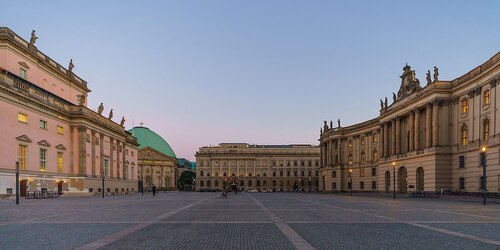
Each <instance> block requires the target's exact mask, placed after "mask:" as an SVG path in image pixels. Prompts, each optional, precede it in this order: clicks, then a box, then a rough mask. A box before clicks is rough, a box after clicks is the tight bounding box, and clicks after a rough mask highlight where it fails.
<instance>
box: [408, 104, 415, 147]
mask: <svg viewBox="0 0 500 250" xmlns="http://www.w3.org/2000/svg"><path fill="white" fill-rule="evenodd" d="M408 124H409V125H410V138H409V142H408V144H409V145H410V152H411V151H413V150H415V143H414V142H413V140H414V138H415V128H414V125H415V113H413V111H410V122H409V123H408Z"/></svg>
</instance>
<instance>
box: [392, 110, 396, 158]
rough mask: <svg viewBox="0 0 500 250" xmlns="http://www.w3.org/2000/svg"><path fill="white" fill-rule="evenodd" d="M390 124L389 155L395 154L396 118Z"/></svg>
mask: <svg viewBox="0 0 500 250" xmlns="http://www.w3.org/2000/svg"><path fill="white" fill-rule="evenodd" d="M391 125H392V129H391V130H392V138H391V155H395V154H396V120H395V119H393V120H392V121H391Z"/></svg>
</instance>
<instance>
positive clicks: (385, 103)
mask: <svg viewBox="0 0 500 250" xmlns="http://www.w3.org/2000/svg"><path fill="white" fill-rule="evenodd" d="M384 105H385V107H386V108H387V96H386V97H385V100H384Z"/></svg>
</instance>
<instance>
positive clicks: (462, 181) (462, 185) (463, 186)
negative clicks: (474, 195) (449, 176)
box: [458, 177, 465, 189]
mask: <svg viewBox="0 0 500 250" xmlns="http://www.w3.org/2000/svg"><path fill="white" fill-rule="evenodd" d="M458 185H459V186H460V189H465V178H464V177H461V178H460V179H458Z"/></svg>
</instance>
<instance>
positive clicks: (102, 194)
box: [101, 169, 105, 198]
mask: <svg viewBox="0 0 500 250" xmlns="http://www.w3.org/2000/svg"><path fill="white" fill-rule="evenodd" d="M104 174H105V172H104V169H103V170H102V185H101V186H102V198H104Z"/></svg>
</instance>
